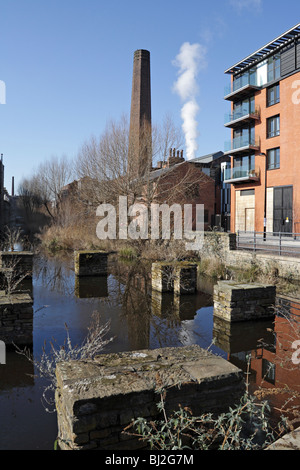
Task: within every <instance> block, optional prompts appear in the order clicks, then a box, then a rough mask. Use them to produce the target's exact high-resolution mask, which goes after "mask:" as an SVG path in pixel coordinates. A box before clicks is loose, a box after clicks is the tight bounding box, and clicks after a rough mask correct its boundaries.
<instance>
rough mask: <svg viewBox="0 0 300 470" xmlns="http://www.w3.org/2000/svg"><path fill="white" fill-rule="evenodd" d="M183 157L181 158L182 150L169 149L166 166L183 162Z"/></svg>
mask: <svg viewBox="0 0 300 470" xmlns="http://www.w3.org/2000/svg"><path fill="white" fill-rule="evenodd" d="M184 161H185V159H184V158H183V150H181V151H180V150H177V152H176V149H174V148H173V149H170V152H169V158H168V161H167V167H168V168H170V166H174V165H177V164H178V163H183V162H184Z"/></svg>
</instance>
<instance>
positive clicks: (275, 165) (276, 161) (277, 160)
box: [267, 147, 280, 171]
mask: <svg viewBox="0 0 300 470" xmlns="http://www.w3.org/2000/svg"><path fill="white" fill-rule="evenodd" d="M271 152H274V157H273V161H274V163H273V166H271V165H270V153H271ZM277 152H278V154H277ZM277 155H278V156H277ZM279 168H280V147H274V148H272V149H268V150H267V170H268V171H269V170H278V169H279Z"/></svg>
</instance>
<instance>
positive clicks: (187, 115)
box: [173, 42, 206, 159]
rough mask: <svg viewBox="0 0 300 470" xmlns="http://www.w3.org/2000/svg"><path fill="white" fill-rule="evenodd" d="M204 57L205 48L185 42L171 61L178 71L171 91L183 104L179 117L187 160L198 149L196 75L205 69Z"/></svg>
mask: <svg viewBox="0 0 300 470" xmlns="http://www.w3.org/2000/svg"><path fill="white" fill-rule="evenodd" d="M205 55H206V48H205V47H204V46H202V45H201V44H197V43H196V44H190V43H189V42H185V43H184V44H182V46H181V48H180V51H179V54H178V55H177V56H176V58H175V60H174V61H173V65H175V66H176V67H178V69H179V71H178V79H177V81H176V82H175V83H174V87H173V89H174V91H175V92H176V93H177V94H178V95H179V96H180V98H181V100H182V101H183V103H184V104H183V107H182V109H181V117H182V120H183V124H182V128H183V131H184V135H185V142H186V155H187V158H188V159H191V158H194V157H195V155H196V152H197V148H198V145H197V138H198V135H199V134H198V130H197V127H198V124H197V114H198V111H199V106H198V104H197V95H198V85H197V74H198V72H199V70H200V69H203V68H205V67H206V61H205Z"/></svg>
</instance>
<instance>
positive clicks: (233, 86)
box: [225, 73, 259, 96]
mask: <svg viewBox="0 0 300 470" xmlns="http://www.w3.org/2000/svg"><path fill="white" fill-rule="evenodd" d="M248 85H251V86H255V87H258V86H259V84H258V81H257V74H256V73H251V74H248V73H247V74H245V75H242V76H241V77H239V78H237V79H236V80H234V81H233V82H232V83H230V84H229V85H227V86H226V87H225V96H227V95H229V94H230V93H234V92H236V91H238V90H240V89H241V88H244V87H246V86H248Z"/></svg>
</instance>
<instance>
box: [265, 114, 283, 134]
mask: <svg viewBox="0 0 300 470" xmlns="http://www.w3.org/2000/svg"><path fill="white" fill-rule="evenodd" d="M279 134H280V117H279V114H278V116H273V117H271V118H269V119H267V138H268V139H269V138H270V137H276V136H277V135H279Z"/></svg>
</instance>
